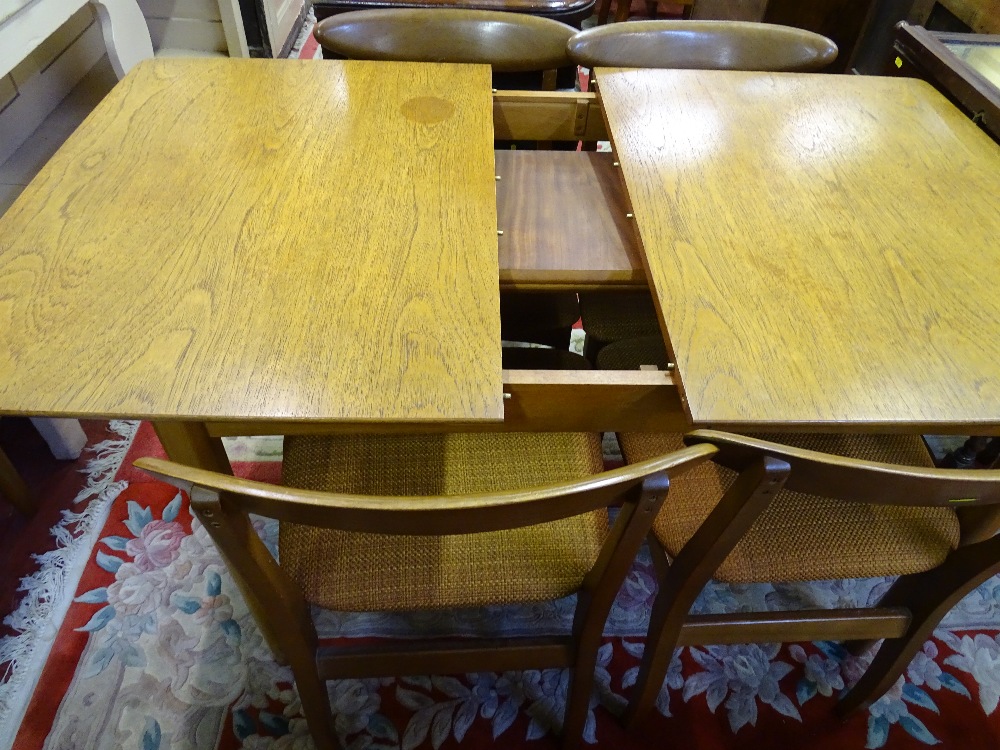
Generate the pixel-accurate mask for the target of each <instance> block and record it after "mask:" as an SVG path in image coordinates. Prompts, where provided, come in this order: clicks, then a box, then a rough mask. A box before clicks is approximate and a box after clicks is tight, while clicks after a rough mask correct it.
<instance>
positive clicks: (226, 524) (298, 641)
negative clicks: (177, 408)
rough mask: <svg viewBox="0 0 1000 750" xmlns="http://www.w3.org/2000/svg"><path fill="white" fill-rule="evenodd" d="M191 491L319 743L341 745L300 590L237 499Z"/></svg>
mask: <svg viewBox="0 0 1000 750" xmlns="http://www.w3.org/2000/svg"><path fill="white" fill-rule="evenodd" d="M174 465H177V464H174ZM189 495H190V498H191V510H192V512H193V513H194V514H195V516H196V517H197V518H198V520H199V521H201V523H202V524H203V526H204V527H205V530H206V531H208V533H209V535H210V536H211V537H212V540H213V541H214V542H215V543H216V545H218V547H219V551H220V553H221V554H222V558H223V559H224V560H225V561H226V563H227V567H228V568H229V571H230V573H231V574H232V577H233V580H234V581H235V583H236V585H237V587H238V588H239V589H240V593H242V594H243V598H244V599H245V600H246V602H247V606H248V607H249V609H250V611H251V612H252V613H253V616H254V619H255V621H256V622H257V625H258V627H259V628H260V630H261V633H262V634H263V636H264V639H265V640H266V641H267V644H268V646H269V647H270V648H271V651H272V653H274V655H275V657H276V658H277V660H278V661H279V662H280V663H287V664H288V665H289V666H290V667H291V668H292V672H293V674H294V675H295V676H296V689H297V692H298V694H299V698H300V699H301V700H302V708H303V711H304V712H305V715H306V720H307V721H308V722H309V729H310V731H311V732H312V735H313V739H314V740H315V742H316V745H317V747H318V748H320V750H339V744H338V743H337V740H336V738H335V735H334V732H333V719H332V717H331V716H330V704H329V698H328V697H327V693H326V687H325V685H323V684H322V683H321V682H320V681H319V678H318V676H317V675H316V659H315V652H316V647H317V642H318V641H317V636H316V628H315V626H314V625H313V621H312V616H311V615H310V612H309V607H308V605H307V604H306V602H305V600H304V599H303V597H302V594H301V592H300V591H299V590H298V589H297V587H296V586H295V585H294V584H293V583H292V581H291V580H290V579H289V578H288V576H287V575H285V573H284V571H282V570H281V568H280V567H279V566H278V565H276V564H275V562H274V558H273V557H271V553H270V552H268V550H267V548H266V547H265V546H264V543H263V542H262V541H261V540H260V537H259V536H258V535H257V532H256V531H255V530H254V528H253V524H252V523H251V522H250V517H249V516H248V515H247V514H246V512H244V511H242V510H241V509H240V507H239V504H238V502H234V501H233V499H232V498H231V497H230V498H226V497H225V496H224V495H223V494H220V493H218V492H214V491H212V490H208V489H206V488H203V487H191V488H190V491H189ZM307 676H311V677H312V679H309V678H308V677H307Z"/></svg>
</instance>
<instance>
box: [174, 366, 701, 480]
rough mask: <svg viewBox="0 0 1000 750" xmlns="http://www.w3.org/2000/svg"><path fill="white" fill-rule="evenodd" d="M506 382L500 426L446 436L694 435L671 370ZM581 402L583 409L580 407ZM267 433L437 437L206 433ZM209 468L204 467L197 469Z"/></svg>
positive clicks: (220, 433) (230, 425)
mask: <svg viewBox="0 0 1000 750" xmlns="http://www.w3.org/2000/svg"><path fill="white" fill-rule="evenodd" d="M503 383H504V393H505V394H506V396H505V400H504V421H503V424H499V425H498V424H490V423H465V424H459V423H451V424H449V425H447V429H448V432H473V431H482V430H490V431H498V430H502V431H504V432H615V431H619V432H623V431H628V432H687V431H688V430H689V429H691V425H690V423H689V422H688V421H687V417H686V416H685V415H684V411H683V409H682V408H681V402H680V398H679V396H678V394H677V387H676V384H675V381H674V378H673V376H672V375H671V373H669V372H657V371H644V370H633V371H613V370H504V371H503ZM580 404H586V405H587V407H586V408H583V409H582V408H580ZM158 429H159V428H158ZM269 431H270V432H271V433H278V434H281V435H323V434H331V433H334V432H440V431H441V426H440V425H422V424H416V425H412V424H406V425H378V424H368V425H365V424H348V423H338V424H335V425H332V424H317V423H311V422H263V423H262V422H210V423H208V424H207V425H205V434H206V435H208V436H211V437H226V436H232V435H266V434H269ZM174 432H175V433H176V431H174ZM168 437H169V436H168ZM161 440H162V436H161ZM196 440H201V441H202V442H209V441H206V440H204V438H202V437H199V436H196V439H192V438H190V437H189V438H187V440H186V441H184V445H183V446H182V450H190V445H189V444H190V443H192V442H196ZM163 442H164V444H166V441H163ZM203 452H207V450H206V451H203ZM182 455H190V454H182ZM171 458H173V460H175V461H180V462H181V463H185V464H191V465H195V464H193V463H192V461H191V460H188V459H183V458H174V457H173V455H172V454H171ZM207 463H208V462H207V461H202V462H199V464H198V465H207Z"/></svg>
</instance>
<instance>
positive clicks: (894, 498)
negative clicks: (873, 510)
mask: <svg viewBox="0 0 1000 750" xmlns="http://www.w3.org/2000/svg"><path fill="white" fill-rule="evenodd" d="M684 442H685V443H687V444H688V445H698V444H701V443H710V444H711V445H715V446H717V447H718V448H719V449H720V450H719V453H718V454H717V455H716V456H715V458H714V460H715V462H716V463H718V464H720V465H722V466H725V467H727V468H730V469H733V470H734V471H742V470H743V469H744V467H746V466H748V465H750V464H751V463H753V462H754V461H756V460H758V459H759V457H760V456H761V454H766V455H768V456H773V457H775V458H778V459H781V460H782V461H784V462H786V463H787V464H788V465H789V466H791V475H790V476H789V477H788V479H787V480H786V481H785V488H786V489H788V490H792V491H794V492H802V493H805V494H809V495H822V496H823V497H830V498H837V499H840V500H848V501H851V502H856V503H880V504H886V505H910V506H925V507H930V506H942V505H943V506H950V507H953V508H965V507H971V506H976V505H983V504H997V503H1000V471H996V470H993V471H963V470H960V469H934V468H924V467H919V468H918V467H911V466H896V465H893V464H883V463H877V462H875V461H862V460H861V459H857V458H846V457H844V456H832V455H828V454H825V453H818V452H816V451H810V450H806V449H804V448H796V447H794V446H790V445H781V444H779V443H772V442H769V441H767V440H759V439H757V438H752V437H745V436H743V435H732V434H730V433H725V432H716V431H714V430H697V431H695V432H692V433H690V434H689V435H686V436H685V437H684Z"/></svg>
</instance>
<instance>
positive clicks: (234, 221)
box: [0, 59, 503, 422]
mask: <svg viewBox="0 0 1000 750" xmlns="http://www.w3.org/2000/svg"><path fill="white" fill-rule="evenodd" d="M492 139H493V133H492V101H491V97H490V69H489V67H488V66H457V65H421V64H397V63H364V62H315V61H297V60H296V61H284V60H281V61H272V60H193V59H185V60H182V59H165V60H156V61H151V62H146V63H143V64H141V65H139V66H138V67H137V69H136V70H135V71H133V72H132V73H131V74H130V75H129V76H128V77H127V78H126V79H125V80H124V81H122V83H120V84H119V85H118V86H117V87H116V88H115V89H114V90H113V91H112V92H111V94H110V95H109V96H108V97H107V98H106V99H105V100H104V101H103V102H102V103H101V104H100V105H99V106H98V107H97V109H96V110H95V111H94V112H93V113H92V114H91V115H90V117H89V118H88V119H87V120H86V121H85V122H84V124H83V125H82V126H81V127H80V129H79V130H78V131H77V132H76V133H75V134H74V135H73V136H72V137H71V138H70V139H69V140H68V141H67V142H66V144H65V145H64V146H63V148H62V149H60V151H59V152H58V153H57V154H56V156H55V157H54V158H53V159H52V161H50V162H49V164H48V165H47V166H46V167H45V168H44V169H43V170H42V172H41V173H40V174H39V175H38V177H37V178H36V179H35V180H34V181H33V182H32V184H31V185H30V186H29V187H28V188H27V189H26V190H25V191H24V193H23V194H22V195H21V196H20V198H19V199H18V200H17V202H16V203H15V204H14V205H13V207H12V208H11V209H10V210H9V211H8V213H7V214H6V215H5V216H3V218H2V219H0V412H2V413H22V414H54V415H63V414H65V415H103V416H133V417H153V418H158V419H175V418H176V419H180V418H187V419H200V418H212V419H222V420H226V419H240V418H265V419H279V418H280V419H293V420H351V421H359V420H360V421H362V422H364V421H388V422H399V421H402V422H406V421H448V420H462V421H469V420H499V419H501V418H502V416H503V406H502V385H501V375H500V326H499V293H498V289H497V273H498V267H497V245H496V206H495V188H494V185H495V182H494V172H493V147H492Z"/></svg>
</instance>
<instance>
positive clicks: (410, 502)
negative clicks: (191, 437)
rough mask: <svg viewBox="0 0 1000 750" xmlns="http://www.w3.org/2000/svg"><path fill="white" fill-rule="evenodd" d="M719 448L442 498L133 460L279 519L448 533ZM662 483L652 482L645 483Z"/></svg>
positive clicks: (669, 467) (501, 524)
mask: <svg viewBox="0 0 1000 750" xmlns="http://www.w3.org/2000/svg"><path fill="white" fill-rule="evenodd" d="M716 451H717V449H716V448H715V447H714V446H711V445H697V446H691V447H688V448H684V449H683V450H680V451H675V452H673V453H670V454H667V455H665V456H660V457H658V458H653V459H650V460H648V461H643V462H642V463H638V464H632V465H629V466H623V467H621V468H618V469H613V470H611V471H606V472H602V473H601V474H594V475H593V476H590V477H586V478H584V479H578V480H573V481H568V482H560V483H557V484H550V485H546V486H544V487H533V488H530V489H525V490H515V491H510V492H497V493H488V494H478V495H456V496H441V497H435V496H427V497H384V496H371V495H348V494H341V493H334V492H319V491H315V490H304V489H298V488H294V487H283V486H279V485H273V484H267V483H264V482H257V481H254V480H251V479H239V478H237V477H232V476H229V475H226V474H218V473H216V472H212V471H206V470H204V469H196V468H193V467H190V466H184V465H183V464H177V463H173V462H171V461H164V460H162V459H158V458H140V459H139V460H137V461H136V462H135V464H134V465H135V467H136V468H138V469H141V470H142V471H145V472H146V473H148V474H151V475H153V476H155V477H156V478H158V479H160V480H162V481H164V482H167V483H168V484H172V485H174V486H175V487H177V488H179V489H181V490H184V491H185V492H188V493H189V494H192V489H193V488H202V489H203V490H208V491H209V492H211V493H212V494H220V495H225V496H226V497H227V502H229V501H232V502H235V503H236V505H237V506H238V507H239V508H240V509H241V510H244V511H247V512H250V513H259V514H261V515H265V516H269V517H271V518H277V519H279V520H286V521H291V522H293V523H304V524H310V525H315V526H327V527H335V528H339V529H344V530H346V531H371V532H375V533H395V534H447V533H473V532H478V531H490V530H495V529H503V528H513V527H516V526H527V525H531V524H536V523H544V522H546V521H551V520H555V519H558V518H565V517H567V516H571V515H576V514H579V513H585V512H587V511H588V510H593V509H595V508H600V507H607V506H608V505H610V504H612V503H613V502H614V501H615V500H617V499H618V498H619V497H620V496H621V495H622V494H623V493H625V492H627V491H628V490H629V489H631V488H633V487H635V486H637V485H639V484H640V483H642V482H643V480H645V479H646V478H647V477H649V476H651V475H654V474H658V473H665V474H667V475H668V476H669V475H672V474H674V475H676V474H679V473H681V472H683V471H686V470H687V469H689V468H691V467H692V466H694V465H695V464H697V463H700V462H702V461H704V460H707V459H708V458H709V457H710V456H712V455H713V454H715V453H716ZM665 484H666V483H662V484H661V483H659V482H651V483H649V485H648V488H653V487H663V486H665ZM648 488H647V489H648ZM192 502H194V500H193V501H192Z"/></svg>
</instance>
